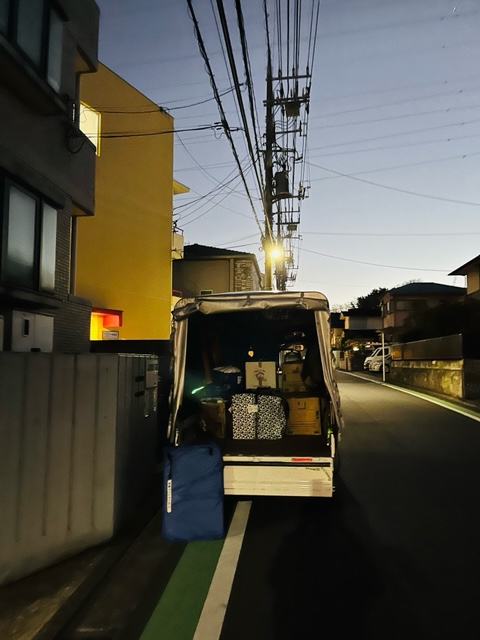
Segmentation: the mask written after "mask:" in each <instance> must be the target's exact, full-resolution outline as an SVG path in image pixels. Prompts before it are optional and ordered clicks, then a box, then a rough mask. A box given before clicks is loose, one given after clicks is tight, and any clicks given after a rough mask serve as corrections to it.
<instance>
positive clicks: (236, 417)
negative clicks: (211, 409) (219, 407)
mask: <svg viewBox="0 0 480 640" xmlns="http://www.w3.org/2000/svg"><path fill="white" fill-rule="evenodd" d="M254 406H256V402H255V394H254V393H235V394H234V395H233V396H232V407H231V411H232V427H233V437H234V439H235V440H254V439H255V436H256V422H257V419H256V418H257V414H256V413H255V412H254V410H253V409H252V407H254Z"/></svg>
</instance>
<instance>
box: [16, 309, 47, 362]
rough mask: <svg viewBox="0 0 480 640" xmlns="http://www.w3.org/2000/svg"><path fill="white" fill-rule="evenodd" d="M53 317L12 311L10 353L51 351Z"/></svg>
mask: <svg viewBox="0 0 480 640" xmlns="http://www.w3.org/2000/svg"><path fill="white" fill-rule="evenodd" d="M53 322H54V318H53V316H46V315H43V314H40V313H31V312H29V311H17V310H13V311H12V324H11V351H20V352H23V353H25V352H28V351H42V352H46V353H50V352H51V351H53Z"/></svg>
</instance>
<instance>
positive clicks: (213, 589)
mask: <svg viewBox="0 0 480 640" xmlns="http://www.w3.org/2000/svg"><path fill="white" fill-rule="evenodd" d="M251 506H252V503H251V502H247V501H243V502H239V503H238V504H237V507H236V509H235V513H234V514H233V518H232V522H231V524H230V528H229V529H228V533H227V537H226V538H225V542H224V544H223V548H222V552H221V554H220V557H219V559H218V564H217V568H216V569H215V573H214V575H213V578H212V582H211V584H210V589H209V590H208V594H207V597H206V599H205V603H204V605H203V609H202V613H201V615H200V619H199V621H198V624H197V628H196V629H195V635H194V636H193V640H218V638H220V634H221V632H222V626H223V620H224V618H225V612H226V610H227V604H228V600H229V598H230V592H231V590H232V584H233V578H234V576H235V570H236V568H237V563H238V558H239V556H240V550H241V548H242V543H243V537H244V535H245V529H246V528H247V522H248V516H249V513H250V507H251Z"/></svg>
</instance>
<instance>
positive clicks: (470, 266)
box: [448, 255, 480, 300]
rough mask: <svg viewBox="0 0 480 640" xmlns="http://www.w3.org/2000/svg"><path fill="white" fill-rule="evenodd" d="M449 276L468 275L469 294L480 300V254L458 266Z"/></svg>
mask: <svg viewBox="0 0 480 640" xmlns="http://www.w3.org/2000/svg"><path fill="white" fill-rule="evenodd" d="M448 275H449V276H466V277H467V296H469V297H470V296H471V297H473V298H475V299H477V300H480V255H479V256H477V257H476V258H473V259H472V260H470V261H469V262H467V263H466V264H464V265H462V266H461V267H458V269H455V271H452V272H451V273H449V274H448Z"/></svg>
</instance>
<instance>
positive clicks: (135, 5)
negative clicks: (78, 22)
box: [97, 0, 480, 306]
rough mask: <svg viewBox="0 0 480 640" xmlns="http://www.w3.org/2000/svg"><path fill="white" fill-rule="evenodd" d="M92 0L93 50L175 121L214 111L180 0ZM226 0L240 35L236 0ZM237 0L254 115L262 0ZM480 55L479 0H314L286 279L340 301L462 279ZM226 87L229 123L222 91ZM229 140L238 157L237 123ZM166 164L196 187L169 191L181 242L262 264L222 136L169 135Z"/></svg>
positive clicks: (211, 48)
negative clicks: (316, 16) (304, 179)
mask: <svg viewBox="0 0 480 640" xmlns="http://www.w3.org/2000/svg"><path fill="white" fill-rule="evenodd" d="M97 2H98V5H99V6H100V10H101V19H100V47H99V56H100V60H101V62H103V63H104V64H106V65H107V66H108V67H110V68H111V69H112V70H113V71H115V72H116V73H118V74H119V75H120V76H122V77H123V78H124V79H125V80H127V81H128V82H130V83H131V84H132V85H133V86H134V87H136V88H137V89H138V90H139V91H141V92H142V93H144V94H145V95H146V96H147V97H148V98H150V99H151V100H153V101H154V102H156V103H158V104H159V105H161V106H162V107H164V108H165V109H167V110H169V112H170V113H171V115H172V116H173V117H174V118H175V128H176V129H192V128H195V127H197V126H201V125H206V124H207V125H208V124H213V123H215V122H218V121H219V119H220V118H219V113H218V109H217V106H216V103H215V101H214V100H213V99H211V98H212V97H213V93H212V89H211V87H210V83H209V78H208V75H207V73H206V71H205V68H204V63H203V61H202V59H201V57H200V54H199V49H198V44H197V41H196V39H195V36H194V31H193V23H192V21H191V19H190V18H189V15H188V10H187V2H186V0H160V1H159V0H136V2H132V1H131V0H97ZM224 4H225V7H226V10H227V11H228V15H229V27H230V30H231V32H232V37H235V38H236V40H238V35H237V28H236V21H235V19H234V15H233V7H234V2H233V0H224ZM273 4H274V2H273V0H268V5H269V6H270V5H272V7H273ZM292 4H293V3H292ZM212 5H213V6H215V5H216V3H215V2H211V1H210V0H193V6H194V10H195V12H196V14H197V17H198V20H199V23H200V29H201V33H202V37H203V40H204V43H205V48H206V51H207V54H208V56H209V60H210V63H211V65H212V68H213V71H214V74H215V80H216V83H217V86H218V89H219V91H220V92H225V91H226V90H228V89H229V88H230V87H231V86H232V83H231V80H230V79H229V77H228V73H227V70H226V65H225V60H224V55H223V53H222V47H221V44H220V40H219V36H218V31H217V25H216V22H215V18H214V14H213V12H212ZM309 5H310V2H308V1H305V0H304V2H303V3H302V7H304V11H305V15H303V16H302V18H303V19H304V20H305V18H306V17H307V16H306V14H307V7H309ZM242 6H243V12H244V20H245V28H246V35H247V42H248V49H249V54H250V62H251V66H252V74H253V81H254V86H255V97H256V104H257V111H258V117H259V120H260V122H261V124H262V128H263V122H264V108H263V100H264V99H265V71H266V46H265V31H264V22H263V0H248V1H247V0H244V2H243V3H242ZM272 10H273V9H272ZM302 11H303V9H302ZM302 36H305V39H306V38H307V36H308V31H307V30H305V31H302ZM479 61H480V4H479V3H478V0H458V1H457V2H454V1H448V0H402V1H399V0H322V1H321V8H320V22H319V30H318V34H317V43H316V50H315V64H314V68H313V81H312V95H311V102H310V116H309V130H308V136H307V147H308V154H307V156H306V163H307V164H306V165H305V169H306V175H307V176H309V178H310V184H311V188H310V190H309V197H308V198H307V199H306V200H304V201H303V203H302V206H301V224H300V234H301V236H302V240H301V243H300V252H299V255H298V275H297V280H296V283H295V285H294V286H293V288H294V289H297V290H302V289H305V290H318V291H322V292H323V293H325V294H326V295H327V297H328V298H329V300H330V302H331V304H332V305H342V306H346V305H347V306H348V304H349V302H350V301H352V300H354V299H355V298H357V297H358V296H361V295H365V294H367V293H369V292H370V291H371V290H372V289H373V288H377V287H387V288H392V287H395V286H398V285H401V284H403V283H405V282H407V281H410V280H421V281H425V282H440V283H446V284H455V285H458V286H464V278H463V277H456V278H453V277H451V276H448V273H449V272H450V271H452V270H453V269H455V268H457V267H459V266H460V265H462V264H464V263H465V262H467V261H469V260H470V259H472V258H473V257H475V256H477V255H478V254H479V253H480V72H479V69H480V62H479ZM238 65H239V69H240V71H242V70H243V65H242V63H241V58H240V57H239V58H238ZM241 79H242V80H243V76H242V78H241ZM222 101H223V103H224V107H225V111H226V113H227V118H228V122H229V124H230V126H232V127H234V126H238V125H239V119H238V115H237V112H236V110H235V107H234V103H233V98H232V94H231V93H230V94H227V95H225V96H224V97H223V98H222ZM199 102H200V103H201V104H197V105H195V106H193V105H194V103H199ZM180 107H184V108H180ZM139 117H140V118H141V117H142V116H141V115H139ZM235 142H236V144H238V149H239V155H240V156H241V158H242V159H243V158H244V157H245V156H246V147H245V145H244V143H243V138H242V135H241V133H237V134H235ZM174 174H175V178H176V179H177V180H179V181H180V182H182V183H184V184H186V185H187V186H188V187H189V188H190V190H191V191H190V193H189V194H185V195H181V196H176V197H175V201H174V206H175V207H179V205H180V207H179V208H177V209H176V215H175V217H176V218H178V224H179V227H180V228H181V229H183V231H184V235H185V242H186V244H192V243H200V244H207V245H211V246H221V247H226V248H231V249H237V248H238V249H239V250H241V251H248V252H253V253H255V254H256V255H257V257H258V260H259V263H260V267H261V268H262V269H263V254H262V252H261V251H260V250H259V247H260V231H259V228H258V226H257V223H256V222H255V219H254V215H253V213H252V210H251V207H250V204H249V201H248V199H247V198H246V197H245V194H244V192H243V189H242V183H241V181H240V180H238V179H236V180H233V181H231V179H232V178H233V177H234V176H236V175H237V174H238V172H237V171H236V165H235V163H234V159H233V156H232V152H231V149H230V145H229V143H228V141H227V140H226V139H225V136H223V135H219V134H218V133H216V132H214V131H210V130H206V131H188V132H183V133H178V134H177V135H176V137H175V159H174ZM248 180H249V181H251V183H252V184H253V176H252V173H251V172H250V173H249V174H248ZM216 188H217V189H216ZM212 190H214V191H213V193H211V192H212ZM207 194H209V195H207ZM255 195H258V194H255ZM205 196H206V197H205ZM255 204H256V209H257V212H258V214H259V217H260V218H261V219H260V222H261V224H263V215H262V209H261V206H260V203H259V202H256V203H255ZM183 205H189V206H183Z"/></svg>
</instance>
